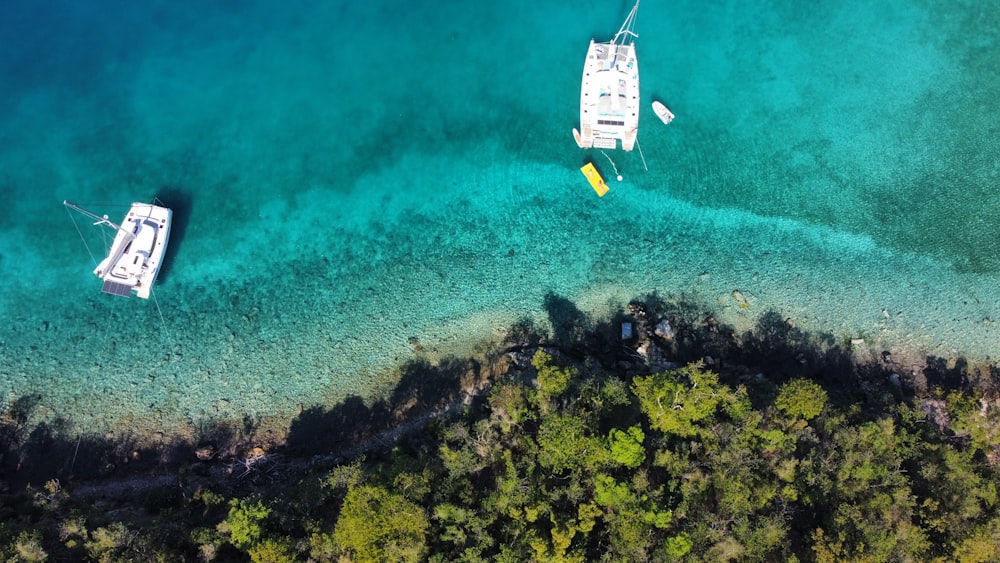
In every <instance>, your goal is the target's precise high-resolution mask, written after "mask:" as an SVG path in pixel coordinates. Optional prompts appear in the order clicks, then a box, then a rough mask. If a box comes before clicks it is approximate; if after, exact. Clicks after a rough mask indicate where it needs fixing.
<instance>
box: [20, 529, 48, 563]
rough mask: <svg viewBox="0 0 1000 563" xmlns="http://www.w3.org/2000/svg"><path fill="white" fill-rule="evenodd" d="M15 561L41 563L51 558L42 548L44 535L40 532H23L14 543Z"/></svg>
mask: <svg viewBox="0 0 1000 563" xmlns="http://www.w3.org/2000/svg"><path fill="white" fill-rule="evenodd" d="M13 551H14V555H15V557H16V559H13V560H14V561H24V562H25V563H35V562H37V563H41V562H42V561H46V560H48V558H49V554H48V553H47V552H46V551H45V549H44V548H43V547H42V534H41V533H40V532H39V531H38V530H35V531H32V532H21V534H20V535H19V536H18V537H17V540H16V541H15V542H14V549H13Z"/></svg>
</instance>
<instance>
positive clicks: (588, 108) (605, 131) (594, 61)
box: [573, 0, 639, 151]
mask: <svg viewBox="0 0 1000 563" xmlns="http://www.w3.org/2000/svg"><path fill="white" fill-rule="evenodd" d="M638 9H639V2H638V0H636V3H635V6H633V7H632V11H631V12H629V14H628V17H626V18H625V23H623V24H622V26H621V29H619V30H618V33H616V34H615V37H614V39H612V40H611V41H608V42H607V43H595V42H594V40H593V39H591V40H590V48H588V49H587V58H586V60H585V61H584V64H583V81H582V83H581V85H580V129H579V130H577V129H573V137H574V138H575V139H576V144H578V145H580V148H584V149H587V148H590V147H598V148H602V149H615V148H618V140H621V142H622V144H621V148H622V150H626V151H630V150H632V148H633V147H634V146H635V138H636V135H638V133H639V63H638V60H637V59H636V55H635V43H634V42H633V39H634V38H636V37H638V35H636V34H635V33H634V32H633V31H632V28H633V26H634V25H635V14H636V11H637V10H638Z"/></svg>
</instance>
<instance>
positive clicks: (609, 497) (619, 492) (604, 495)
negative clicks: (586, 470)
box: [594, 475, 636, 507]
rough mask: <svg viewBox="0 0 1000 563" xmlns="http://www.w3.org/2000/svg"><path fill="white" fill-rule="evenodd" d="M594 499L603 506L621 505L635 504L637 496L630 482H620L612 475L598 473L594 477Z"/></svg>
mask: <svg viewBox="0 0 1000 563" xmlns="http://www.w3.org/2000/svg"><path fill="white" fill-rule="evenodd" d="M594 501H595V502H597V504H599V505H601V506H608V507H621V506H625V505H628V504H635V503H636V497H635V494H634V493H633V492H632V490H631V489H629V486H628V483H619V482H618V481H615V478H614V477H611V476H610V475H598V476H597V477H595V478H594Z"/></svg>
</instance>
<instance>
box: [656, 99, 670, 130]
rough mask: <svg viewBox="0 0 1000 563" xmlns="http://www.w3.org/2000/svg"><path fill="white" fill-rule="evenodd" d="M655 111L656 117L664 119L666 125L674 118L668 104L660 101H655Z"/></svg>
mask: <svg viewBox="0 0 1000 563" xmlns="http://www.w3.org/2000/svg"><path fill="white" fill-rule="evenodd" d="M653 111H654V112H656V117H659V118H660V121H662V122H663V124H664V125H667V124H669V123H670V122H671V121H673V120H674V114H673V112H671V111H670V110H669V109H667V106H665V105H663V104H661V103H660V102H659V101H655V102H653Z"/></svg>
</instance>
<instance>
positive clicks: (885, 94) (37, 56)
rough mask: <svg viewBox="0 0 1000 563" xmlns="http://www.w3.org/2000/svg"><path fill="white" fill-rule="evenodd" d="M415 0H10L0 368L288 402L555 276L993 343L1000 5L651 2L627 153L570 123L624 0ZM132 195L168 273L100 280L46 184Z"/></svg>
mask: <svg viewBox="0 0 1000 563" xmlns="http://www.w3.org/2000/svg"><path fill="white" fill-rule="evenodd" d="M414 6H415V5H413V4H412V3H408V2H392V1H387V0H376V1H373V2H367V3H358V2H350V3H347V2H315V3H309V2H306V3H304V4H300V5H298V7H297V8H296V9H295V10H289V9H288V8H287V4H282V3H278V2H273V1H264V0H262V1H259V2H256V3H245V2H241V3H229V2H216V3H207V4H206V3H204V2H197V3H196V2H160V3H153V2H150V3H140V4H139V5H135V4H134V3H128V2H114V1H111V0H98V1H95V2H88V3H85V4H83V5H81V3H79V2H63V3H60V2H49V3H44V4H39V3H36V2H28V1H23V0H18V1H15V3H14V5H13V6H12V7H11V8H10V9H7V10H4V14H3V15H2V16H0V33H2V35H3V36H4V37H5V38H7V39H6V40H5V44H6V45H8V48H7V49H5V50H3V51H2V52H0V83H2V84H3V85H4V87H3V88H0V190H2V193H3V194H4V201H5V203H6V205H4V206H2V207H0V226H2V230H0V267H2V271H3V275H4V284H3V285H4V288H5V289H4V291H3V293H2V295H0V316H2V317H0V318H2V320H3V323H4V325H5V327H6V330H5V335H4V336H3V337H2V343H0V399H2V401H4V402H6V403H7V404H11V403H13V402H15V401H18V400H21V401H28V402H30V404H32V405H33V408H32V413H31V416H32V419H33V421H34V422H36V423H37V422H45V423H48V424H50V425H54V427H55V428H57V429H60V430H61V431H64V432H66V433H68V434H78V433H95V434H108V435H119V436H120V435H121V434H122V433H133V434H135V435H137V436H148V435H150V433H155V432H162V433H164V434H166V435H169V434H172V433H175V432H188V433H190V432H192V431H193V429H196V428H199V427H202V426H204V425H205V424H207V423H208V422H209V421H214V420H220V419H236V420H239V419H246V418H247V417H266V416H273V417H277V418H278V419H283V418H284V419H289V418H291V417H294V416H295V415H296V413H297V412H299V411H300V410H301V409H302V408H308V407H309V406H312V405H330V404H333V403H335V402H336V401H337V400H338V399H340V398H342V397H344V396H345V395H348V394H359V395H362V396H365V395H367V394H369V393H371V392H372V391H373V390H375V389H380V388H384V386H385V385H387V384H391V379H392V377H393V373H394V371H393V369H394V366H396V365H397V364H399V363H400V362H402V361H406V360H408V359H411V358H413V357H414V346H413V341H412V340H411V339H417V340H418V341H419V343H420V345H421V346H422V347H423V348H424V349H426V350H428V351H430V352H434V351H437V353H439V354H445V353H462V352H464V351H466V350H467V348H468V347H469V346H471V345H472V343H474V342H476V341H478V340H481V339H488V338H496V337H498V336H500V335H502V334H503V331H504V329H505V328H506V327H508V326H509V324H510V323H511V322H513V321H515V320H517V319H522V318H532V319H535V320H536V322H538V323H539V324H541V325H544V324H545V323H546V322H547V316H546V312H545V310H544V307H543V302H544V299H545V296H546V295H551V294H554V295H558V296H560V297H563V298H566V299H569V300H570V301H572V302H573V303H574V304H576V305H577V306H578V307H580V308H581V309H582V310H584V311H586V312H588V313H591V314H594V315H600V314H603V313H607V312H609V311H617V310H620V309H621V307H622V305H623V304H624V303H627V302H628V300H629V299H632V298H634V297H637V296H640V295H645V294H647V293H649V292H653V291H655V292H657V293H658V294H659V295H661V296H664V297H666V298H668V299H669V298H684V299H686V300H690V301H693V302H698V303H701V304H703V305H704V306H705V307H706V308H711V309H712V311H713V312H714V314H715V315H716V316H717V318H719V320H720V321H722V322H725V323H727V324H730V325H733V326H734V327H736V328H737V330H749V329H750V328H752V327H753V325H754V322H755V321H756V320H757V319H758V318H759V317H760V316H761V315H762V314H764V313H765V312H768V311H777V312H779V313H780V314H781V315H782V316H783V317H787V318H789V319H791V320H792V321H793V322H794V323H795V324H796V326H798V327H799V328H803V329H806V330H810V331H816V332H824V333H829V334H832V335H835V336H836V337H837V338H862V337H863V338H864V339H865V347H867V349H869V351H871V352H872V353H875V352H876V351H878V350H882V349H886V348H890V349H893V350H906V351H909V352H912V353H916V354H920V355H934V356H938V357H944V358H950V357H966V358H971V359H995V358H996V357H997V355H998V353H1000V345H998V329H997V327H996V324H995V321H996V320H997V319H1000V311H998V309H1000V286H998V283H997V282H998V279H1000V245H998V244H997V242H996V240H997V234H998V233H1000V228H998V227H1000V195H998V192H997V190H996V187H997V184H998V178H1000V164H998V163H1000V140H998V139H1000V134H998V126H997V122H996V118H995V116H996V115H998V113H1000V111H998V110H1000V97H998V96H997V95H996V93H997V92H998V91H1000V70H998V67H997V65H996V64H995V53H996V50H997V45H996V36H997V35H996V32H995V30H996V29H1000V21H998V20H1000V15H998V13H997V12H996V11H995V10H987V9H985V8H984V5H983V4H982V3H978V2H969V3H955V2H947V3H946V2H933V1H904V0H887V1H882V2H876V3H874V4H873V5H871V6H853V5H852V6H850V7H848V6H845V5H843V3H839V2H820V3H819V4H815V3H814V4H812V5H809V6H805V5H802V6H799V5H798V4H796V3H789V2H763V1H758V2H716V3H711V5H709V6H705V5H704V3H698V2H681V3H677V2H671V3H669V5H668V4H667V3H662V2H657V1H653V0H649V1H647V2H643V3H642V5H641V7H640V10H639V13H638V19H637V31H638V32H639V39H638V41H637V49H638V55H639V64H640V72H641V80H642V96H643V98H644V101H643V105H644V112H645V113H644V114H643V115H642V116H641V127H640V134H639V140H640V143H641V148H642V151H643V156H644V157H645V161H646V163H647V164H648V168H649V170H648V171H645V170H644V169H643V162H642V159H641V158H640V155H639V154H638V152H633V153H622V152H609V153H607V154H606V155H605V154H601V153H600V152H595V151H589V152H584V151H581V150H579V149H578V148H577V147H576V145H575V143H574V142H573V139H572V136H571V135H570V130H571V128H572V127H574V126H575V125H576V124H577V119H578V107H577V105H576V104H577V100H578V96H579V81H580V71H581V68H582V63H583V61H582V57H583V55H584V53H585V52H586V45H587V42H588V41H589V39H590V38H591V37H596V38H597V39H599V40H604V39H607V38H609V37H610V35H611V34H613V33H614V31H615V30H617V28H618V25H619V24H620V23H621V19H622V18H623V17H624V15H625V14H626V13H627V11H628V6H627V5H626V4H625V3H619V2H597V1H585V2H583V3H580V2H574V3H572V4H567V3H561V2H550V1H545V2H530V3H529V2H523V1H520V0H515V1H512V2H507V3H504V4H502V5H501V4H497V3H492V4H491V3H487V4H478V3H467V2H439V3H437V4H436V5H435V7H434V8H432V9H428V8H426V7H422V8H418V7H414ZM512 14H519V15H515V16H512ZM653 99H660V100H663V101H664V102H665V103H666V104H667V105H668V106H669V107H670V108H671V109H672V110H673V111H674V113H675V114H676V115H677V118H676V119H675V120H674V122H673V123H672V124H671V125H669V126H663V125H662V124H660V123H659V122H658V121H657V120H656V118H655V116H654V115H653V113H652V111H651V109H650V108H649V106H648V102H650V101H652V100H653ZM587 159H593V160H594V161H595V163H596V164H597V165H598V166H599V167H600V168H601V169H602V170H603V172H604V174H605V177H607V178H611V179H612V182H611V192H610V193H609V194H608V195H607V196H605V197H604V198H601V199H598V198H597V197H596V196H595V195H594V193H593V192H592V191H591V189H590V187H589V186H588V185H587V184H586V182H585V181H584V179H583V177H582V176H581V175H580V173H579V172H578V170H577V168H578V167H579V166H580V165H582V164H583V163H584V162H585V161H586V160H587ZM615 169H617V170H619V171H620V172H621V173H622V174H623V176H624V178H625V179H624V181H623V182H621V183H617V182H614V181H613V177H614V170H615ZM153 197H160V198H161V199H163V200H164V201H166V202H168V203H169V204H170V205H171V206H172V207H173V208H174V210H175V214H176V216H175V225H174V226H175V229H174V233H173V236H172V239H171V243H170V244H171V249H170V251H171V260H170V262H169V263H168V265H167V267H166V269H165V271H164V272H162V273H161V279H160V282H159V283H158V285H157V286H156V297H157V303H158V307H157V303H154V302H153V301H152V300H150V301H143V300H139V299H134V298H133V299H128V300H123V299H117V298H113V297H111V296H105V295H102V294H100V292H99V289H100V282H99V280H97V279H96V278H94V277H93V276H92V275H91V274H90V269H91V268H92V264H93V262H92V260H91V257H90V255H88V247H87V246H85V245H84V242H87V244H88V246H89V249H90V250H91V251H92V252H93V253H94V254H95V255H96V254H100V252H101V251H102V249H101V244H102V241H101V233H100V232H99V230H98V229H97V228H95V227H91V226H90V225H89V223H88V222H87V220H86V218H83V217H80V216H77V217H72V216H68V215H67V213H65V212H64V211H63V209H62V208H61V205H60V202H61V201H62V200H63V199H69V200H71V201H76V202H79V203H81V204H83V205H85V206H86V207H88V208H90V209H93V210H94V211H97V212H99V213H108V214H109V215H110V216H112V217H114V216H115V215H120V214H122V213H124V210H125V209H127V207H128V204H129V203H130V202H131V201H133V200H150V199H151V198H153ZM74 219H75V221H74ZM74 225H77V226H78V227H79V228H80V229H81V231H82V232H83V234H84V237H83V239H84V240H83V241H82V240H81V236H80V235H79V234H78V232H77V230H76V228H75V227H74ZM734 290H739V291H740V292H741V293H742V294H743V295H745V296H746V297H747V299H748V302H749V305H750V306H749V307H747V308H742V307H740V306H739V304H738V303H737V302H736V301H735V300H734V299H733V298H732V292H733V291H734ZM161 314H162V316H161Z"/></svg>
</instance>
